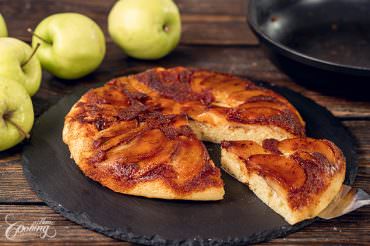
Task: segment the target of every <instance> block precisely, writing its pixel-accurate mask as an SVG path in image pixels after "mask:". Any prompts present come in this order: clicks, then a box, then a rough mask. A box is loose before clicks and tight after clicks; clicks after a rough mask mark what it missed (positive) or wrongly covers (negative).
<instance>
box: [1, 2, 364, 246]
mask: <svg viewBox="0 0 370 246" xmlns="http://www.w3.org/2000/svg"><path fill="white" fill-rule="evenodd" d="M114 2H115V1H114V0H105V1H101V0H90V1H83V0H79V1H76V0H59V1H52V0H40V1H31V0H17V1H6V0H0V12H1V13H2V14H3V15H4V16H5V18H6V20H7V22H8V27H9V32H10V35H11V36H14V37H17V38H20V39H22V40H25V41H30V35H29V34H28V33H27V32H26V29H27V27H32V28H35V27H36V25H37V23H38V22H39V21H41V20H42V19H43V18H45V17H46V16H48V15H50V14H52V13H56V12H67V11H69V12H71V11H74V12H80V13H82V14H85V15H87V16H90V17H91V18H93V19H94V20H95V21H97V22H98V23H99V24H100V26H101V27H102V28H103V29H104V31H105V33H106V37H107V43H108V50H107V55H106V58H105V61H104V63H103V64H102V66H101V67H100V68H99V69H98V70H97V71H96V72H94V73H93V74H92V75H90V76H88V77H86V78H83V79H81V80H79V81H76V82H71V83H65V82H63V81H60V80H58V79H55V78H54V77H52V76H51V75H50V74H47V73H44V78H43V82H42V87H41V89H40V91H39V92H38V93H37V94H36V95H35V96H34V97H33V103H34V108H35V114H36V116H39V115H40V114H41V113H42V112H44V111H45V110H46V109H48V107H49V106H50V105H52V104H54V103H56V102H57V101H58V100H59V99H60V98H61V97H62V96H64V95H66V94H68V93H71V92H72V91H73V89H74V88H75V87H76V86H77V85H81V84H84V85H86V86H87V87H88V86H89V85H90V84H91V83H93V82H97V81H106V80H108V79H110V78H113V77H115V76H119V75H120V74H123V73H124V72H127V71H140V70H143V69H145V68H150V67H153V66H166V67H170V66H176V65H184V66H194V67H202V68H207V69H212V70H217V71H222V72H228V73H233V74H236V75H240V76H246V77H249V78H251V79H256V80H265V81H268V82H273V83H276V84H279V85H282V86H286V87H289V88H290V89H292V90H295V91H297V92H299V93H302V94H303V95H305V96H306V97H309V98H311V99H313V100H315V101H316V102H317V103H318V104H321V105H323V106H325V107H326V108H328V109H329V110H330V111H331V112H332V113H333V114H334V115H335V116H337V117H338V118H339V119H340V120H341V121H342V122H343V124H344V125H346V126H347V127H348V128H349V129H350V131H351V132H352V133H353V135H354V136H355V137H356V138H357V140H358V143H359V148H358V152H359V156H360V159H359V163H358V164H359V171H358V176H357V179H356V182H355V186H356V187H361V188H362V189H364V190H365V191H366V192H370V182H369V181H370V179H369V178H370V164H369V163H370V102H369V101H370V100H369V99H370V96H368V98H367V100H366V98H365V99H362V100H349V99H345V98H343V97H342V98H341V97H335V96H327V95H324V94H321V93H319V92H316V91H312V90H309V89H307V88H304V87H302V86H299V85H298V84H296V83H294V82H292V81H291V80H290V79H289V78H288V77H287V75H285V74H284V73H282V72H281V71H279V70H278V69H277V68H276V67H275V66H274V65H273V64H272V63H271V62H270V61H269V60H268V58H267V57H266V55H265V54H264V52H263V51H262V50H261V48H260V46H259V45H258V42H257V40H256V38H255V37H254V36H253V34H252V33H251V31H250V30H249V29H248V26H247V24H246V10H247V1H243V0H228V1H225V0H177V1H176V3H177V4H178V6H179V7H180V10H181V14H182V21H183V36H182V42H181V45H180V46H179V47H178V48H177V49H176V50H175V51H174V52H173V53H172V54H171V55H169V56H168V57H166V58H164V59H162V60H159V61H155V62H146V61H138V60H134V59H130V58H128V57H126V56H125V55H124V54H123V53H122V52H121V51H120V50H119V49H118V48H117V47H116V46H115V45H114V44H113V43H112V41H111V39H110V38H109V36H108V34H107V31H106V30H107V26H106V18H107V14H108V12H109V10H110V8H111V6H112V4H113V3H114ZM0 55H1V54H0ZM8 214H11V215H13V216H14V217H15V218H16V220H18V221H19V223H23V224H25V225H30V224H31V223H32V222H33V221H39V220H40V219H41V218H45V219H46V220H47V221H52V222H53V228H54V229H55V230H56V232H57V235H56V237H54V238H51V239H48V240H45V239H44V240H43V239H40V238H39V237H37V236H35V235H34V234H31V235H25V236H24V237H23V238H21V240H22V241H21V242H11V241H9V240H7V238H6V237H5V236H4V235H5V230H6V228H7V226H8V225H7V224H6V222H5V216H6V215H8ZM25 242H27V243H37V244H39V243H45V244H48V243H69V244H73V245H75V244H86V245H98V244H99V245H100V244H105V245H108V244H109V245H110V244H119V243H122V242H118V241H115V240H113V239H111V238H108V237H105V236H103V235H101V234H98V233H95V232H92V231H89V230H87V229H84V228H83V227H81V226H79V225H77V224H75V223H73V222H70V221H68V220H66V219H65V218H63V217H62V216H61V215H59V214H57V213H55V212H54V211H53V210H52V209H50V208H49V207H48V206H46V205H45V204H44V203H43V202H42V201H41V200H40V199H39V198H38V197H37V196H36V195H35V193H34V192H33V191H32V190H31V189H30V187H29V185H28V183H27V181H26V180H25V177H24V175H23V171H22V162H21V160H20V147H16V148H14V149H12V150H10V151H6V152H4V153H0V244H7V243H18V244H24V243H25ZM282 243H284V244H292V245H293V244H303V243H307V244H364V245H365V244H370V207H364V208H361V209H359V210H358V211H355V212H353V213H351V214H348V215H345V216H343V217H341V218H338V219H334V220H331V221H321V222H316V223H314V224H313V225H311V226H309V227H307V228H305V229H303V230H301V231H299V232H297V233H294V234H291V235H289V236H287V237H286V238H279V239H275V240H273V241H271V242H268V243H267V244H282ZM124 244H125V243H124Z"/></svg>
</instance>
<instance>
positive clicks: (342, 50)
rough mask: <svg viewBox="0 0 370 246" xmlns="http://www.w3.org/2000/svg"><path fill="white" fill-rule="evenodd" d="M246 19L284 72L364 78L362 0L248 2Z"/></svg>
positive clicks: (369, 57)
mask: <svg viewBox="0 0 370 246" xmlns="http://www.w3.org/2000/svg"><path fill="white" fill-rule="evenodd" d="M248 22H249V24H250V26H251V27H252V29H253V30H254V32H255V33H256V34H257V36H258V37H259V39H260V40H261V41H262V43H263V44H265V45H266V47H267V48H268V50H269V51H271V53H272V55H273V57H272V58H273V59H275V61H277V62H278V63H280V64H279V65H283V66H285V68H288V70H290V71H288V74H289V72H296V73H297V74H298V73H299V74H300V75H301V76H299V77H300V78H307V77H308V78H320V79H321V80H326V81H327V82H329V81H334V80H335V81H337V80H338V79H342V78H343V76H345V80H346V82H347V83H348V82H349V81H351V82H352V81H353V80H358V79H359V80H361V81H362V82H363V81H364V80H365V81H368V80H369V78H370V1H368V0H250V4H249V13H248ZM323 78H324V79H323Z"/></svg>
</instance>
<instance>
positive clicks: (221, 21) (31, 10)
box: [0, 0, 257, 45]
mask: <svg viewBox="0 0 370 246" xmlns="http://www.w3.org/2000/svg"><path fill="white" fill-rule="evenodd" d="M115 2H116V1H115V0H105V1H97V0H94V1H72V0H64V1H52V0H38V1H35V0H17V1H7V0H0V11H1V13H2V14H3V15H4V18H5V19H6V21H7V23H8V25H9V35H10V36H13V37H18V38H20V39H23V40H26V41H30V40H31V36H30V34H29V33H28V32H27V28H29V27H30V28H33V29H34V28H36V26H37V24H38V23H39V22H40V21H41V20H43V19H44V18H46V17H47V16H49V15H51V14H55V13H60V12H78V13H81V14H84V15H86V16H89V17H90V18H92V19H93V20H95V21H96V22H97V23H98V24H99V26H100V27H101V28H102V29H103V31H104V33H105V34H106V37H107V41H108V42H111V39H110V37H109V35H108V32H107V16H108V13H109V11H110V9H111V8H112V6H113V5H114V3H115ZM176 3H177V4H178V6H179V9H180V12H181V19H182V26H183V28H182V29H183V30H182V41H181V42H182V43H183V44H228V45H235V44H241V45H245V44H257V39H256V37H255V36H254V35H253V33H252V31H251V30H250V29H249V27H248V25H247V21H246V12H247V11H246V10H247V1H244V0H231V1H222V0H216V1H195V0H192V1H188V0H180V1H176ZM15 20H16V21H15Z"/></svg>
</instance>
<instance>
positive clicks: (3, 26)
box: [0, 14, 8, 37]
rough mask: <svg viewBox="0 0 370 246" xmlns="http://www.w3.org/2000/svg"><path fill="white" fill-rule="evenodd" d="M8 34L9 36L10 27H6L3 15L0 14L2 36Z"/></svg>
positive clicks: (0, 34) (0, 32) (0, 35)
mask: <svg viewBox="0 0 370 246" xmlns="http://www.w3.org/2000/svg"><path fill="white" fill-rule="evenodd" d="M7 36H8V29H7V28H6V24H5V21H4V18H3V16H2V15H1V14H0V37H7Z"/></svg>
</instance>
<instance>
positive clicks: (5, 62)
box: [0, 38, 41, 96]
mask: <svg viewBox="0 0 370 246" xmlns="http://www.w3.org/2000/svg"><path fill="white" fill-rule="evenodd" d="M0 54H1V55H0V77H4V78H7V79H11V80H14V81H17V82H19V83H20V84H22V85H23V86H24V88H25V89H26V91H27V92H28V94H29V95H31V96H32V95H34V94H35V93H36V92H37V90H38V89H39V87H40V83H41V65H40V62H39V60H38V59H37V57H36V56H34V52H33V50H32V48H31V47H30V46H29V45H28V44H26V43H24V42H22V41H20V40H18V39H15V38H0Z"/></svg>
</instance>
